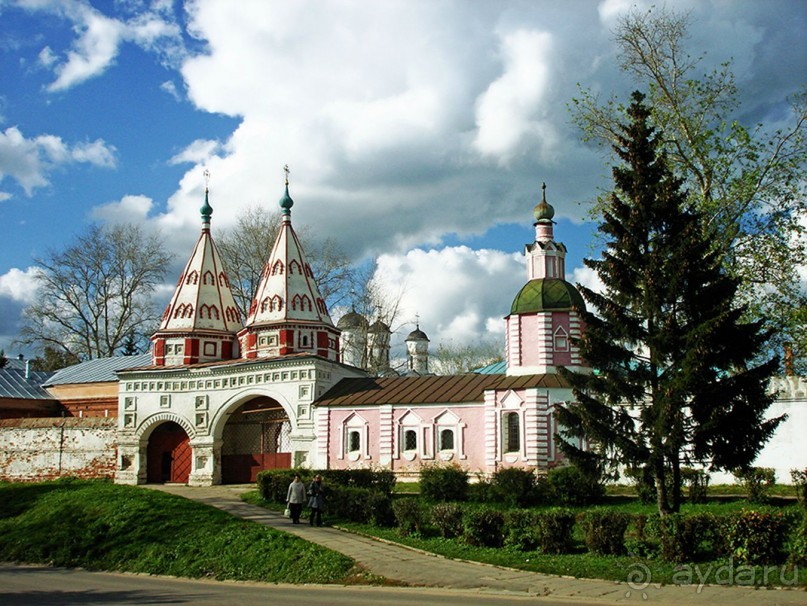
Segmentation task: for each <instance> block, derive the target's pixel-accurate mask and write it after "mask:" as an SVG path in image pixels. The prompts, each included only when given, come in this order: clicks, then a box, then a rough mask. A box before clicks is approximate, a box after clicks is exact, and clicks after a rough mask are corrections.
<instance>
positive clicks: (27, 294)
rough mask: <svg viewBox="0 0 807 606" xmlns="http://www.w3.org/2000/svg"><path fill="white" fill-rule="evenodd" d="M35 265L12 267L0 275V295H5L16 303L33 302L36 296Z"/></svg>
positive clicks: (36, 270)
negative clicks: (22, 267) (24, 267)
mask: <svg viewBox="0 0 807 606" xmlns="http://www.w3.org/2000/svg"><path fill="white" fill-rule="evenodd" d="M38 271H39V270H38V269H37V268H36V267H29V268H27V269H25V270H20V269H18V268H16V267H12V268H11V269H9V270H8V271H7V272H6V273H5V274H3V275H1V276H0V297H7V298H9V299H12V300H13V301H16V302H18V303H23V304H29V303H33V302H34V299H35V298H36V291H37V286H36V274H37V272H38Z"/></svg>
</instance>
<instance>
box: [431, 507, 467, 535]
mask: <svg viewBox="0 0 807 606" xmlns="http://www.w3.org/2000/svg"><path fill="white" fill-rule="evenodd" d="M431 518H432V523H433V524H434V525H435V526H436V527H437V530H438V531H439V532H440V536H442V537H444V538H446V539H451V538H453V537H458V536H460V535H461V534H462V530H463V525H462V507H461V506H460V505H457V504H456V503H438V504H437V505H434V506H433V507H432V511H431Z"/></svg>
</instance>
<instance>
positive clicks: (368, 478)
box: [311, 468, 395, 496]
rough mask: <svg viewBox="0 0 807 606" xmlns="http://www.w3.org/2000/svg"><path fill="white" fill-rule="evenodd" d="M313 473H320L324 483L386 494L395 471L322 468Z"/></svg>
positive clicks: (390, 488)
mask: <svg viewBox="0 0 807 606" xmlns="http://www.w3.org/2000/svg"><path fill="white" fill-rule="evenodd" d="M313 473H318V474H319V475H321V476H322V480H323V482H324V483H325V484H336V485H339V486H350V487H352V488H368V489H371V490H378V491H379V492H382V493H384V494H386V495H388V496H389V495H391V494H392V489H393V487H394V486H395V473H394V472H393V471H391V470H389V469H364V468H362V469H324V470H321V471H317V472H312V473H311V475H313Z"/></svg>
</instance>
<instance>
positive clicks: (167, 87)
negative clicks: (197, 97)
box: [160, 80, 182, 101]
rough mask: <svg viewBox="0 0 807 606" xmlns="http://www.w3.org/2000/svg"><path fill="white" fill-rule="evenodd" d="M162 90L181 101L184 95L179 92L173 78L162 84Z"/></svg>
mask: <svg viewBox="0 0 807 606" xmlns="http://www.w3.org/2000/svg"><path fill="white" fill-rule="evenodd" d="M160 90H163V91H165V92H167V93H168V94H169V95H171V96H172V97H173V98H174V99H175V100H176V101H181V100H182V96H181V95H180V94H179V91H178V90H177V86H176V84H174V83H173V82H172V81H171V80H166V81H165V82H163V83H162V84H160Z"/></svg>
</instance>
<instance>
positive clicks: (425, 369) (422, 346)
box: [406, 322, 429, 375]
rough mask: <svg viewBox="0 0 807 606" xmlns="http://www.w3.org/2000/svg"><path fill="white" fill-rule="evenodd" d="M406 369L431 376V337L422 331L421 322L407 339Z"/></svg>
mask: <svg viewBox="0 0 807 606" xmlns="http://www.w3.org/2000/svg"><path fill="white" fill-rule="evenodd" d="M406 354H407V355H406V367H407V370H408V371H409V372H414V373H416V374H419V375H426V374H429V337H427V336H426V333H425V332H423V331H422V330H420V322H417V323H416V324H415V330H413V331H412V332H410V333H409V336H408V337H406Z"/></svg>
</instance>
